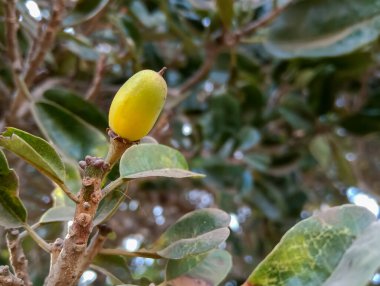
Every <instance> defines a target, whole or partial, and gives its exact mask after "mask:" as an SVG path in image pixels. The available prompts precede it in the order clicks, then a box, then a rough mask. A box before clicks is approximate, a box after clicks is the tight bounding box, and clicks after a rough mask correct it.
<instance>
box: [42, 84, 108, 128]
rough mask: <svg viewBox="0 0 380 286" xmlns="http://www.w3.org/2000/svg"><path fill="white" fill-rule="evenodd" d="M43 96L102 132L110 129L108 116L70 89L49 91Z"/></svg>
mask: <svg viewBox="0 0 380 286" xmlns="http://www.w3.org/2000/svg"><path fill="white" fill-rule="evenodd" d="M43 96H44V98H45V99H46V100H49V101H51V102H54V103H56V104H58V105H59V106H60V107H62V108H64V109H67V110H69V111H70V112H72V113H74V114H76V115H77V116H78V117H80V118H81V119H83V120H84V121H86V122H87V123H89V124H91V125H93V126H95V127H96V128H98V129H99V130H100V131H102V132H105V130H106V129H107V128H108V121H107V118H106V116H105V115H104V114H103V113H102V112H101V111H100V110H99V109H98V108H97V107H96V106H95V105H94V104H92V103H91V102H89V101H87V100H85V99H83V98H82V97H81V96H79V95H78V94H76V93H74V92H72V91H70V90H68V89H63V88H54V89H48V90H47V91H45V93H44V95H43Z"/></svg>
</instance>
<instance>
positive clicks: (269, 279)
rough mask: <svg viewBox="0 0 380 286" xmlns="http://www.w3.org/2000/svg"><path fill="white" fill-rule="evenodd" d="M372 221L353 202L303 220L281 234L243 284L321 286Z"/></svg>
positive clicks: (364, 211)
mask: <svg viewBox="0 0 380 286" xmlns="http://www.w3.org/2000/svg"><path fill="white" fill-rule="evenodd" d="M375 220H376V218H375V216H374V215H373V214H372V213H371V212H369V211H368V210H367V209H365V208H362V207H358V206H353V205H344V206H340V207H334V208H331V209H328V210H327V211H324V212H321V213H319V214H317V215H314V216H312V217H310V218H308V219H306V220H303V221H301V222H300V223H298V224H297V225H295V226H294V227H293V228H292V229H290V230H289V231H288V232H287V233H286V234H285V235H284V236H283V238H282V239H281V241H280V243H279V244H278V245H277V246H276V248H275V249H274V250H273V251H272V252H271V253H270V254H269V255H268V256H267V257H266V258H265V259H264V260H263V261H262V262H261V263H260V264H259V266H257V268H256V269H255V270H254V271H253V273H252V274H251V276H250V277H249V278H248V281H247V283H248V284H245V285H266V286H271V285H273V286H275V285H276V286H281V285H289V286H290V285H292V286H293V285H310V286H313V285H315V286H317V285H322V283H323V282H324V281H326V280H327V279H328V278H329V276H330V275H331V273H332V272H333V271H334V269H335V268H336V267H337V265H338V264H339V261H340V260H341V259H342V257H343V255H344V254H345V252H346V251H347V250H348V249H349V247H350V246H351V245H352V243H353V242H354V240H355V239H356V238H357V237H358V236H359V235H361V234H362V232H363V231H364V230H365V229H366V228H367V227H368V226H369V225H371V224H372V223H373V222H374V221H375ZM341 285H344V284H341Z"/></svg>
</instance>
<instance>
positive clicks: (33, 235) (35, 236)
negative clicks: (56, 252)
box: [23, 224, 50, 252]
mask: <svg viewBox="0 0 380 286" xmlns="http://www.w3.org/2000/svg"><path fill="white" fill-rule="evenodd" d="M23 227H24V228H25V230H26V231H27V232H28V233H29V235H30V237H31V238H33V240H34V241H35V242H36V243H37V244H38V246H39V247H41V248H42V249H43V250H45V251H46V252H50V245H49V244H48V243H47V242H46V241H45V240H43V239H42V238H41V237H40V236H39V235H38V234H37V233H36V232H35V231H34V229H33V228H32V227H31V226H30V225H28V224H24V225H23Z"/></svg>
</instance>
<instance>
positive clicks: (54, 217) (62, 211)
mask: <svg viewBox="0 0 380 286" xmlns="http://www.w3.org/2000/svg"><path fill="white" fill-rule="evenodd" d="M74 214H75V208H74V207H72V206H59V207H52V208H50V209H48V210H47V211H46V212H45V213H44V214H43V215H42V216H41V218H40V223H51V222H65V221H70V220H73V218H74Z"/></svg>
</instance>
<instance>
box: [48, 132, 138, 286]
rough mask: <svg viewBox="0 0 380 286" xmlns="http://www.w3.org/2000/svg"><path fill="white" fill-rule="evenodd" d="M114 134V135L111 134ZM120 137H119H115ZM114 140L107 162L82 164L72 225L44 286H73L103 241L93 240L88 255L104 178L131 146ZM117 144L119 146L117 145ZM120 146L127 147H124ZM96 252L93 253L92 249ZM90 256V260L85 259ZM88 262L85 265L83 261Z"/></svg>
mask: <svg viewBox="0 0 380 286" xmlns="http://www.w3.org/2000/svg"><path fill="white" fill-rule="evenodd" d="M110 134H111V133H110ZM115 138H117V137H115ZM115 138H112V137H111V144H110V149H109V153H108V155H107V158H106V159H105V160H103V159H100V158H95V157H91V156H86V158H85V161H81V162H79V165H80V167H81V168H82V169H83V176H82V188H81V190H80V192H79V196H78V199H79V203H78V204H77V205H76V209H75V215H74V219H73V224H72V226H71V227H70V228H69V233H68V234H67V235H66V237H65V240H64V242H63V248H62V250H61V251H60V253H59V255H58V257H57V258H55V257H54V258H53V259H54V260H55V263H52V264H51V265H52V266H51V269H50V271H49V275H48V277H47V278H46V279H45V283H44V285H45V286H73V285H76V283H77V281H78V279H79V278H80V275H81V271H82V267H83V263H85V265H87V259H89V257H90V256H92V255H93V253H92V252H96V251H97V248H98V244H101V243H100V241H98V242H97V241H96V240H95V241H94V245H93V246H90V248H89V250H88V251H89V252H86V246H87V242H88V239H89V237H90V234H91V232H92V229H93V220H94V217H95V214H96V210H97V209H98V206H99V203H100V200H101V198H102V190H101V185H102V181H103V179H104V177H105V176H106V174H107V173H108V172H109V170H110V168H111V166H113V165H114V164H115V163H116V162H117V161H118V160H119V159H120V157H121V155H122V154H123V152H121V151H122V150H126V149H127V148H128V147H130V146H131V145H132V143H131V142H126V141H123V140H116V139H115ZM115 144H116V146H117V147H115V146H114V145H115ZM121 144H125V146H124V147H122V146H121ZM91 249H94V250H91ZM86 254H87V258H85V257H86ZM83 261H86V262H83Z"/></svg>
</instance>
